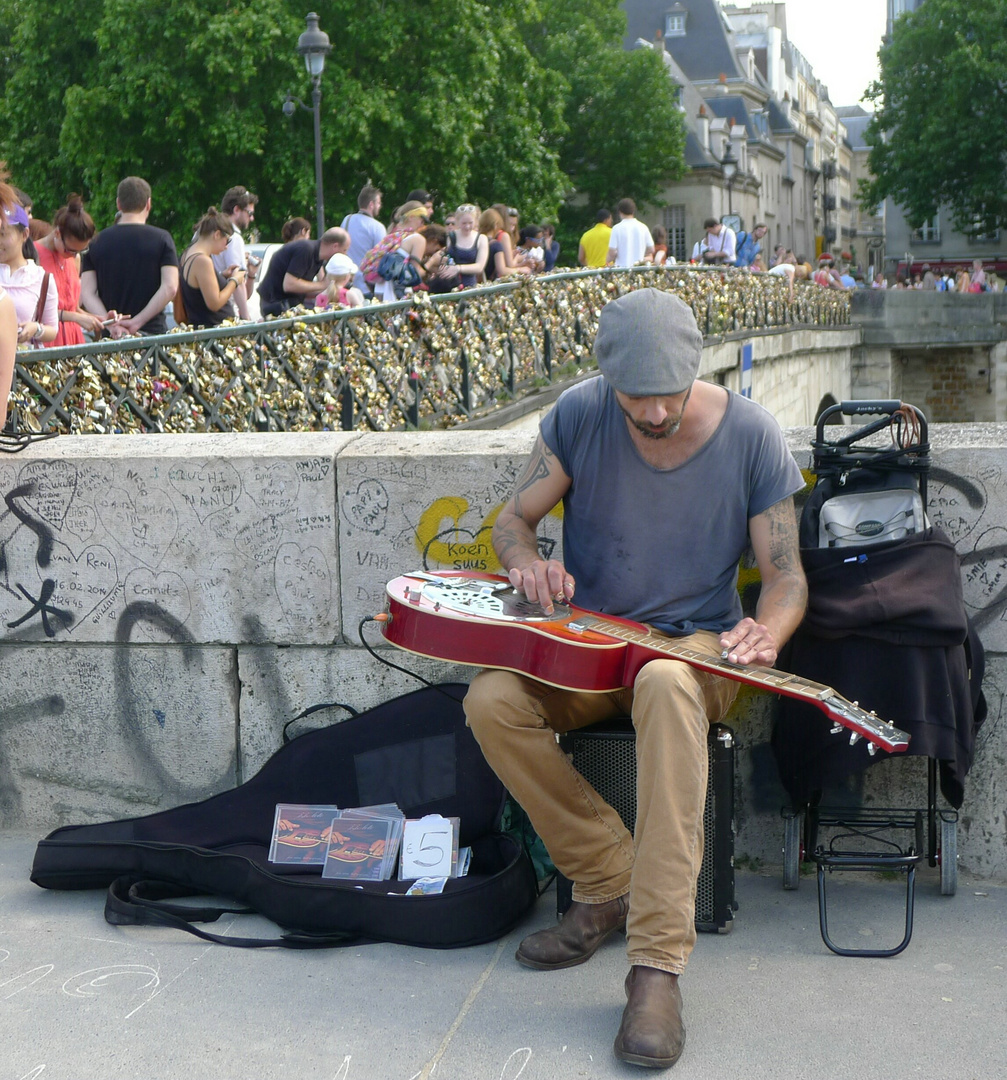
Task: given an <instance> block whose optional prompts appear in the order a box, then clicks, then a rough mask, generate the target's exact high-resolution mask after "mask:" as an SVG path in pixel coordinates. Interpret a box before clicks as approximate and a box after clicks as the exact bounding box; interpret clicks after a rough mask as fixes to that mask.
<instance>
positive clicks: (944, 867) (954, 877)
mask: <svg viewBox="0 0 1007 1080" xmlns="http://www.w3.org/2000/svg"><path fill="white" fill-rule="evenodd" d="M938 862H939V863H940V864H941V896H954V894H955V893H956V892H957V891H958V822H957V821H945V820H944V819H943V818H942V819H941V850H940V852H939V853H938Z"/></svg>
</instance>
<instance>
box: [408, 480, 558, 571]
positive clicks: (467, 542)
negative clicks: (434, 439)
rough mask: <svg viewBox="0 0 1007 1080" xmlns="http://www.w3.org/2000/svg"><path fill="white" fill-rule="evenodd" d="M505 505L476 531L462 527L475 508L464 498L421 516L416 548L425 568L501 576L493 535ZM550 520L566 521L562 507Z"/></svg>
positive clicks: (445, 498)
mask: <svg viewBox="0 0 1007 1080" xmlns="http://www.w3.org/2000/svg"><path fill="white" fill-rule="evenodd" d="M504 505H505V504H504V503H499V504H498V505H496V506H494V507H493V509H492V510H490V512H489V513H488V514H487V515H486V517H484V518H483V520H482V521H481V522H480V524H479V525H478V526H477V527H476V528H471V527H469V526H463V525H462V521H463V520H465V517H466V515H467V514H468V513H469V511H470V510H471V508H472V504H471V503H470V502H469V500H468V499H466V498H465V497H464V496H462V495H442V496H441V497H440V498H439V499H435V500H434V501H433V502H432V503H431V504H430V505H429V506H428V507H427V508H426V510H424V511H423V513H422V514H421V515H420V521H419V524H418V525H417V527H416V547H417V549H418V551H419V552H420V554H421V555H422V556H423V563H424V565H425V566H445V567H451V568H453V569H455V570H485V571H489V572H490V573H494V572H498V571H499V570H500V569H501V566H500V560H499V559H498V558H497V557H496V552H495V551H494V550H493V543H492V541H491V534H492V532H493V525H494V523H495V522H496V519H497V516H498V515H499V513H500V511H501V510H502V509H503V508H504ZM549 516H550V517H554V518H556V519H557V520H562V517H563V508H562V506H557V507H555V508H554V509H553V510H551V511H550V513H549Z"/></svg>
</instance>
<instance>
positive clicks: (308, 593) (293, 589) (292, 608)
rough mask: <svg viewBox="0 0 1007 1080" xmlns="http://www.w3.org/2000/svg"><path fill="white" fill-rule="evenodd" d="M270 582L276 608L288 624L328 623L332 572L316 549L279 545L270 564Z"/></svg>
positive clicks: (296, 625)
mask: <svg viewBox="0 0 1007 1080" xmlns="http://www.w3.org/2000/svg"><path fill="white" fill-rule="evenodd" d="M273 585H274V588H275V589H276V598H277V599H278V600H279V602H280V609H281V610H282V611H283V614H284V617H285V618H286V620H287V622H288V623H289V624H290V625H291V627H294V628H297V627H302V626H303V627H307V626H314V625H317V624H318V622H319V621H320V620H321V621H324V622H328V621H329V620H330V618H331V615H330V614H329V608H330V605H331V599H332V574H331V572H330V570H329V564H328V561H327V560H326V558H325V555H324V553H323V552H322V551H321V549H320V548H317V547H314V546H312V545H309V546H308V547H303V548H302V547H301V545H300V544H295V543H293V542H289V543H286V544H281V545H280V547H279V550H278V551H277V552H276V560H275V561H274V563H273Z"/></svg>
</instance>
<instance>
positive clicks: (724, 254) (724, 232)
mask: <svg viewBox="0 0 1007 1080" xmlns="http://www.w3.org/2000/svg"><path fill="white" fill-rule="evenodd" d="M703 228H704V229H706V236H705V237H704V238H703V240H702V241H701V242H700V243H699V244H698V245H697V247H698V249H699V260H700V261H701V262H704V263H713V264H715V265H717V266H734V260H735V256H736V249H737V237H736V236H735V235H734V229H729V228H728V227H727V226H726V225H722V224H721V223H720V222H719V221H718V220H717V219H716V218H707V219H706V221H704V222H703ZM693 258H696V248H693Z"/></svg>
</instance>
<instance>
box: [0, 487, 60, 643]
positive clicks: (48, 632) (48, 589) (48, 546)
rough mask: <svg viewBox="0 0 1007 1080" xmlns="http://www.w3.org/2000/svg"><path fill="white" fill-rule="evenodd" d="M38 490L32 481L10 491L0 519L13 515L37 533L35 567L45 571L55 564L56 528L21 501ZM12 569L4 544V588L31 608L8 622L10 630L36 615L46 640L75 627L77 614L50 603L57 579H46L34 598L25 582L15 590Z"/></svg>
mask: <svg viewBox="0 0 1007 1080" xmlns="http://www.w3.org/2000/svg"><path fill="white" fill-rule="evenodd" d="M37 490H38V486H37V485H36V484H35V483H34V482H32V483H27V484H21V485H20V487H16V488H14V489H13V490H12V491H10V492H8V493H7V494H6V495H5V496H4V502H5V503H6V504H7V510H6V512H5V513H4V514H3V515H2V517H0V521H2V520H3V517H6V516H7V514H13V515H14V517H15V518H17V520H18V521H20V522H21V524H22V525H24V526H25V527H26V528H28V529H30V530H31V531H32V532H33V533H34V534H35V536H36V537H37V538H38V542H37V544H36V547H35V564H36V565H37V566H38V568H39V570H40V571H45V570H47V569H48V568H49V565H50V563H51V562H52V551H53V535H52V529H50V528H49V526H48V525H47V524H46V522H44V521H42V520H41V519H40V518H37V517H35V516H34V515H33V514H31V513H30V512H29V511H28V510H27V509H26V508H25V507H24V506H22V505H21V504H20V502H19V500H21V499H26V498H30V497H31V496H33V495H35V494H37ZM9 569H10V568H9V565H8V560H7V552H6V548H5V546H3V545H0V580H2V583H3V587H4V588H6V589H7V591H8V592H10V593H12V594H13V593H14V590H15V589H16V590H17V592H19V593H20V594H21V596H22V597H23V598H24V599H25V600H27V601H28V603H29V605H30V606H29V608H28V610H27V611H26V612H25V613H24V614H23V615H21V616H20V617H19V618H17V619H12V620H11V621H10V622H8V623H7V628H8V629H9V630H15V629H17V627H19V626H22V625H24V624H26V623H27V622H28V621H29V620H30V619H33V618H34V617H35V616H36V615H37V616H38V617H39V619H40V620H41V623H42V629H43V631H44V632H45V636H46V637H50V638H51V637H55V636H56V631H57V630H58V629H60V628H62V629H64V630H69V628H70V627H71V626H73V621H74V620H73V615H71V614H70V612H69V611H64V610H63V609H62V608H58V607H54V606H53V605H51V604H50V603H49V601H50V600H51V599H52V595H53V593H54V592H55V591H56V585H57V582H56V579H55V578H53V577H43V579H42V584H41V586H40V588H39V592H38V596H33V595H32V593H31V592H30V591H29V590H28V589H27V588H26V587H25V585H24V583H23V582H20V581H17V582H14V583H13V588H12V587H11V582H10V580H9ZM32 588H34V586H32Z"/></svg>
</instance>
